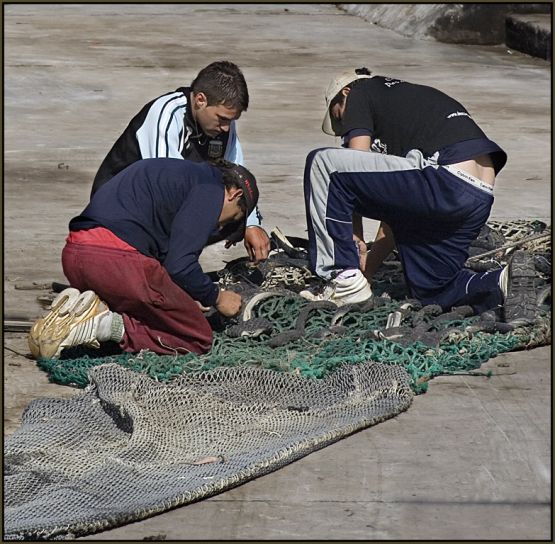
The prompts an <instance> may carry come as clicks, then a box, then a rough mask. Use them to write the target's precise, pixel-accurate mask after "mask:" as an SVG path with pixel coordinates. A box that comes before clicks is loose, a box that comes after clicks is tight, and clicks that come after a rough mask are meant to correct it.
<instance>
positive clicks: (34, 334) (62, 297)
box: [27, 287, 81, 359]
mask: <svg viewBox="0 0 555 544" xmlns="http://www.w3.org/2000/svg"><path fill="white" fill-rule="evenodd" d="M80 295H81V293H80V292H79V291H78V290H77V289H74V288H73V287H68V288H67V289H64V290H63V291H62V292H61V293H59V294H58V295H57V296H56V298H54V300H53V301H52V304H51V305H50V311H49V312H48V313H47V314H46V316H44V317H43V318H42V319H38V320H37V321H36V322H35V323H34V325H33V326H32V327H31V330H30V332H29V336H28V338H27V340H28V344H29V349H30V350H31V354H32V355H33V357H34V358H35V359H37V358H39V357H40V335H41V334H42V331H43V330H44V328H45V327H46V326H48V325H49V324H50V323H52V322H53V321H54V320H55V319H56V318H57V317H58V316H59V315H60V313H62V314H64V315H65V314H66V313H67V312H68V311H69V310H70V309H71V308H72V307H73V305H74V304H75V302H76V301H77V299H78V298H79V296H80Z"/></svg>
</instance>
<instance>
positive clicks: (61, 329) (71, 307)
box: [38, 291, 110, 359]
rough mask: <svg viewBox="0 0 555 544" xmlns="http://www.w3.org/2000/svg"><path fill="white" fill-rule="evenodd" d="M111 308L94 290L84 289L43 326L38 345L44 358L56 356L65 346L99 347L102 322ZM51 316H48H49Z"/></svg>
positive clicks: (40, 354)
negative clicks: (99, 325)
mask: <svg viewBox="0 0 555 544" xmlns="http://www.w3.org/2000/svg"><path fill="white" fill-rule="evenodd" d="M109 313H110V310H109V309H108V307H107V306H106V305H105V304H104V302H102V301H101V300H100V298H99V297H98V295H97V294H96V293H94V291H84V292H83V293H81V294H80V295H79V297H78V298H76V299H71V301H70V302H69V303H68V304H66V305H65V307H64V312H58V313H57V315H54V316H53V318H52V319H49V320H48V323H47V324H45V326H44V327H43V328H42V331H41V333H40V337H39V341H38V347H39V356H40V357H41V358H43V359H55V358H57V357H59V356H60V353H61V352H62V350H63V349H64V348H67V347H71V346H81V345H84V346H88V347H94V348H99V347H100V342H99V341H98V338H97V333H98V324H99V322H100V320H101V319H102V317H104V316H105V315H107V314H109ZM46 319H48V316H47V318H46Z"/></svg>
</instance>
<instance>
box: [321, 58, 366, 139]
mask: <svg viewBox="0 0 555 544" xmlns="http://www.w3.org/2000/svg"><path fill="white" fill-rule="evenodd" d="M358 72H360V73H358ZM369 77H372V75H371V72H370V70H368V69H367V68H351V69H350V70H348V71H347V72H343V73H342V74H339V75H338V76H336V77H334V78H333V79H332V80H331V81H330V84H329V85H328V88H327V90H326V94H325V95H324V96H325V98H326V115H324V121H323V122H322V130H323V131H324V132H325V133H326V134H329V135H330V136H336V134H335V132H334V131H333V128H332V124H331V117H330V104H331V102H332V100H333V99H334V98H335V97H336V96H337V94H338V93H339V92H341V89H343V87H348V86H349V85H350V84H351V83H352V82H353V81H356V80H357V79H364V78H369Z"/></svg>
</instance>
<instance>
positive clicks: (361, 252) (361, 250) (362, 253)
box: [353, 234, 368, 272]
mask: <svg viewBox="0 0 555 544" xmlns="http://www.w3.org/2000/svg"><path fill="white" fill-rule="evenodd" d="M353 240H354V241H355V242H356V245H357V247H358V258H359V263H358V266H359V268H360V270H361V272H364V270H366V255H367V254H368V248H367V247H366V242H365V241H364V240H361V239H360V238H359V237H358V236H357V235H356V234H353Z"/></svg>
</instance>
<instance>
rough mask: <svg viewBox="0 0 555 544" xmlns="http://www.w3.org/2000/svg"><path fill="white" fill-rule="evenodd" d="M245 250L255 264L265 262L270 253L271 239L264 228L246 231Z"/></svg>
mask: <svg viewBox="0 0 555 544" xmlns="http://www.w3.org/2000/svg"><path fill="white" fill-rule="evenodd" d="M245 248H246V249H247V253H248V254H249V258H250V260H251V261H253V262H254V263H255V264H257V263H259V262H260V261H264V260H266V259H267V258H268V253H270V238H269V236H268V235H267V234H266V231H265V230H264V229H263V228H262V227H247V228H246V229H245Z"/></svg>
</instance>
